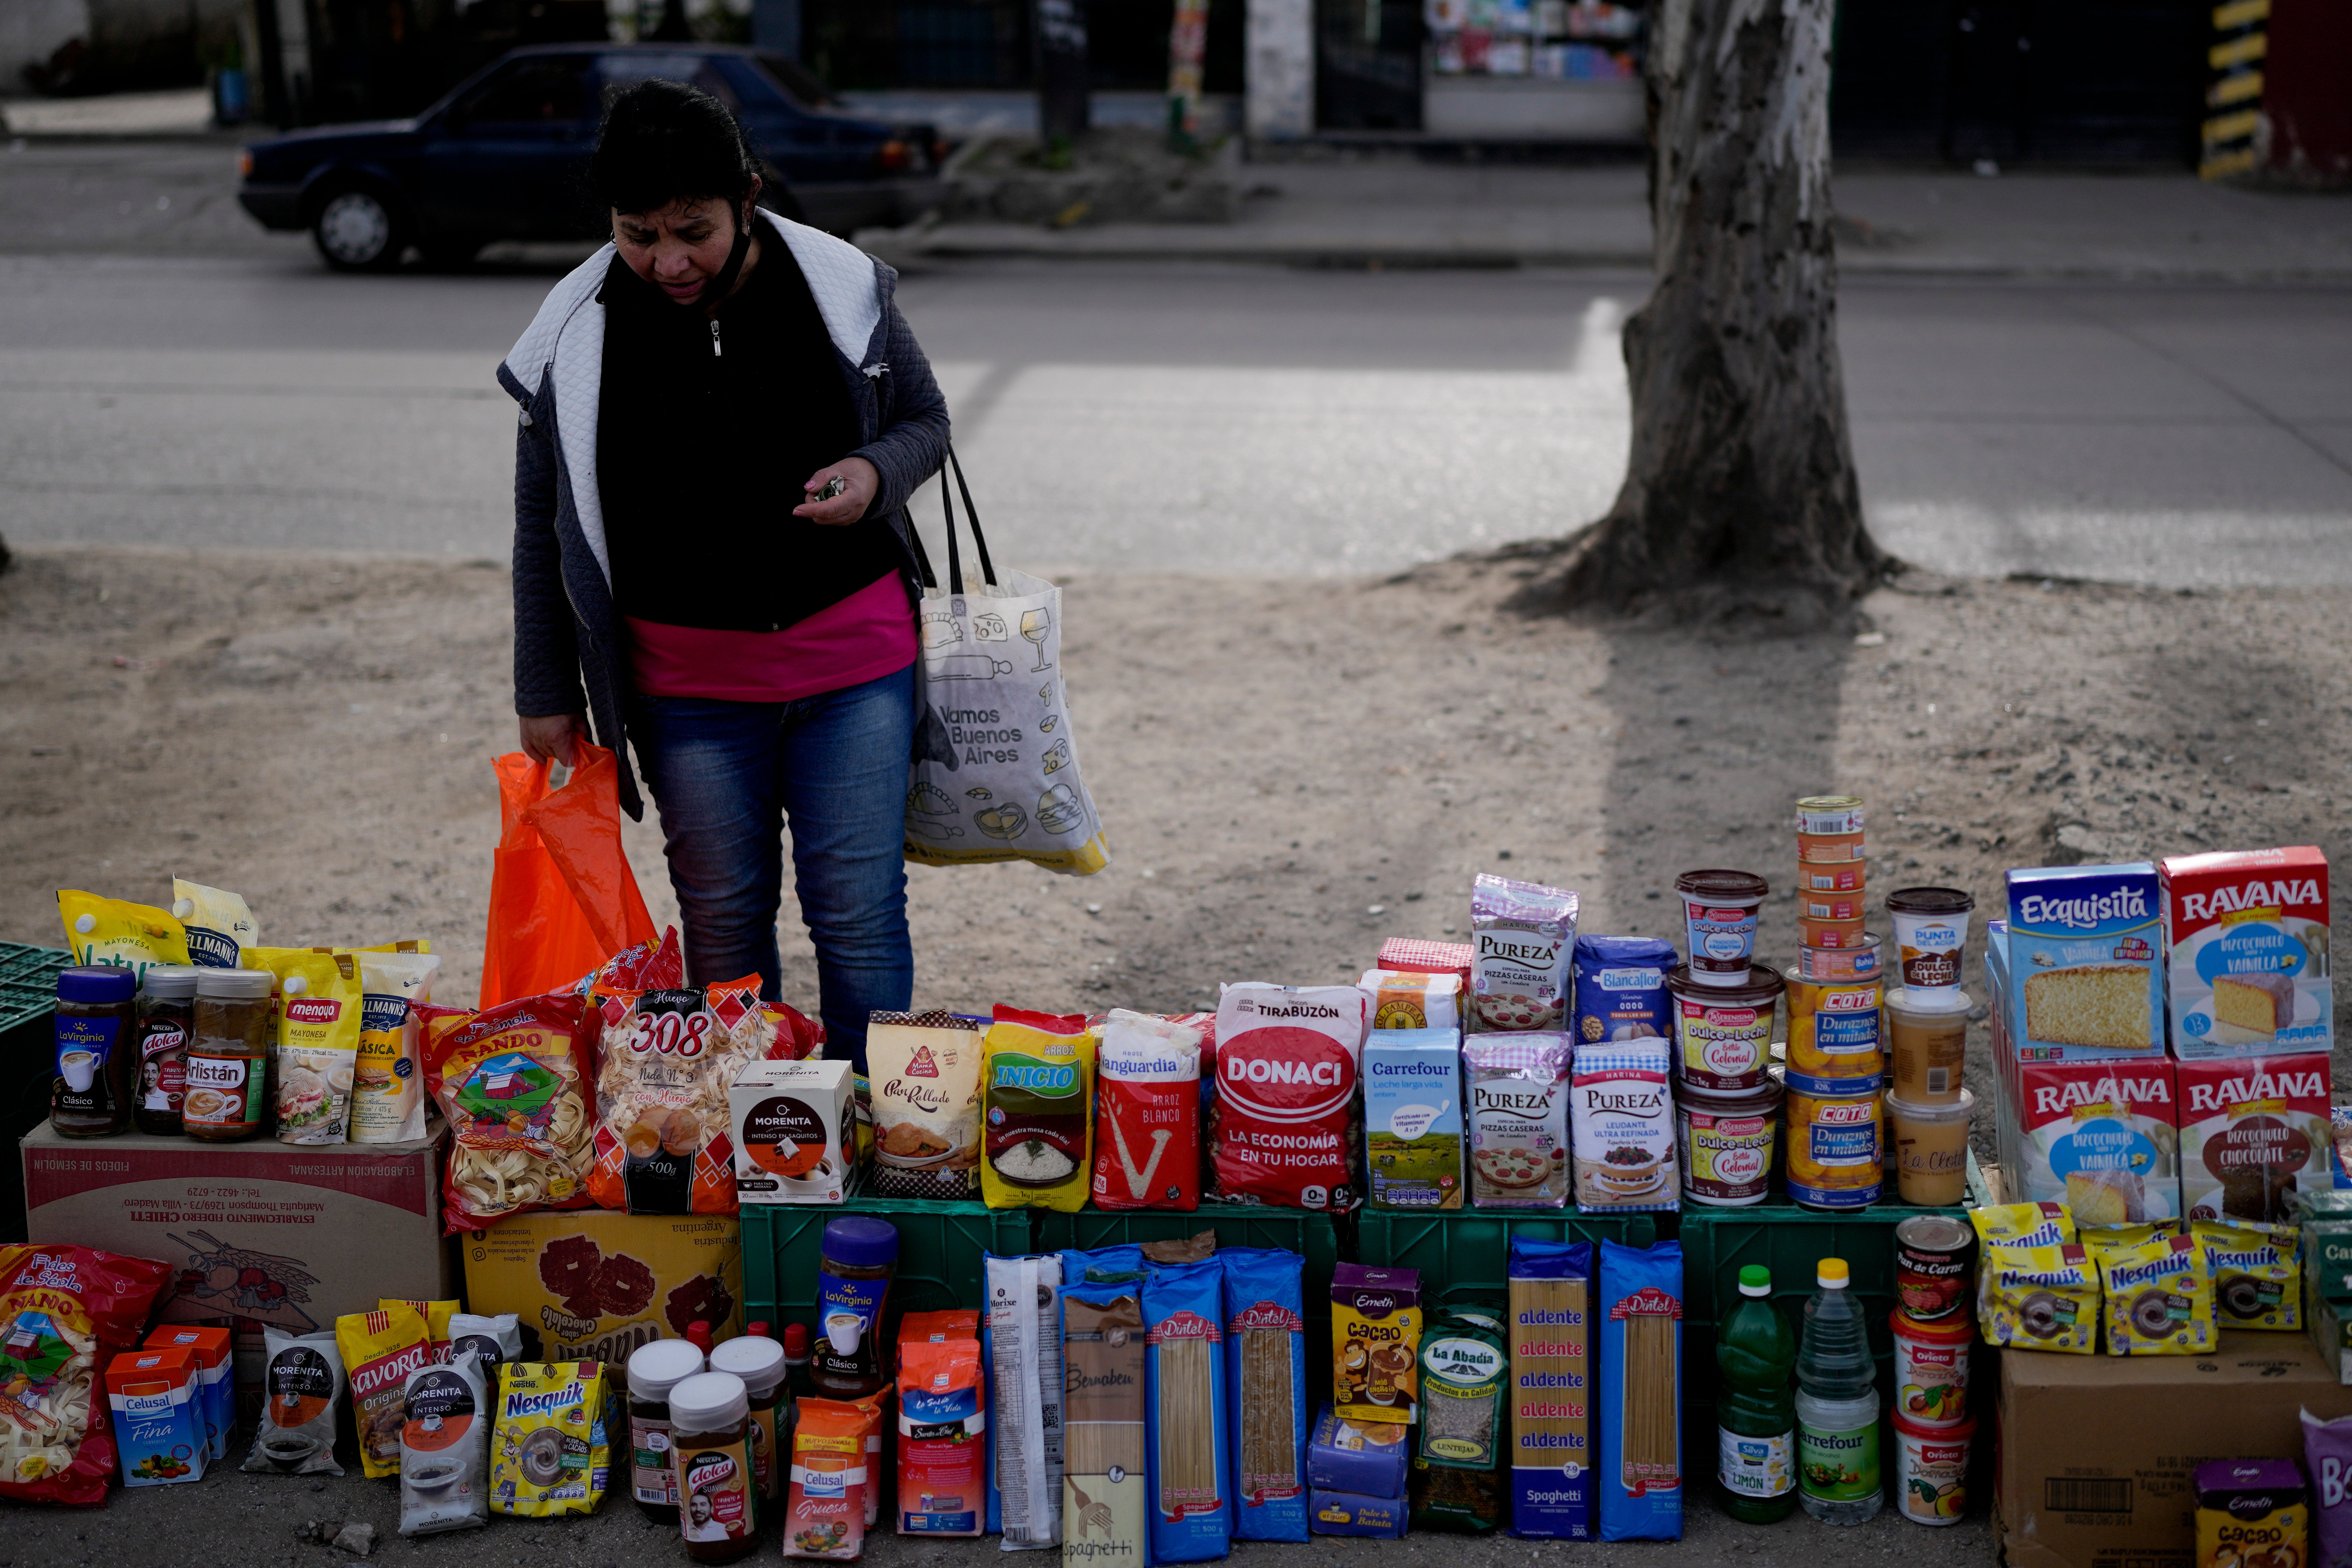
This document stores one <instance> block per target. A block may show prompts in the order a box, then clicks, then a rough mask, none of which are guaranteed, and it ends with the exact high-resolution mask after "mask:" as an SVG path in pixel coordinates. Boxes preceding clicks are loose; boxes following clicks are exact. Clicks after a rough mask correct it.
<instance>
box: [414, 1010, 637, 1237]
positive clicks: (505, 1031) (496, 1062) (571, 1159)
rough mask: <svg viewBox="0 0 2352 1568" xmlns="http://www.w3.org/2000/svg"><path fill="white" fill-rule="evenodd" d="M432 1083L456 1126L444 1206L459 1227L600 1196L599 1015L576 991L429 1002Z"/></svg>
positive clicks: (428, 1078)
mask: <svg viewBox="0 0 2352 1568" xmlns="http://www.w3.org/2000/svg"><path fill="white" fill-rule="evenodd" d="M415 1011H416V1012H417V1013H419V1014H420V1015H421V1016H423V1019H424V1038H423V1041H422V1048H423V1051H424V1056H425V1089H426V1090H427V1091H428V1092H429V1093H430V1094H431V1095H432V1096H433V1098H434V1100H436V1102H438V1103H439V1105H440V1107H441V1114H442V1115H443V1116H444V1117H446V1118H447V1119H448V1122H449V1126H450V1129H451V1131H452V1133H453V1134H454V1136H453V1138H452V1139H451V1142H450V1147H449V1175H448V1180H447V1181H446V1183H445V1184H443V1187H442V1202H441V1213H442V1219H443V1222H444V1224H445V1225H446V1227H447V1228H448V1231H449V1233H450V1234H451V1235H453V1236H454V1235H456V1234H457V1232H459V1231H461V1230H482V1229H485V1228H487V1227H488V1226H490V1225H491V1224H492V1223H494V1222H495V1221H498V1220H501V1219H505V1218H507V1217H509V1215H518V1214H523V1213H526V1212H528V1211H530V1210H531V1209H576V1208H584V1207H586V1206H587V1205H589V1203H590V1201H591V1200H590V1198H589V1196H588V1166H589V1162H590V1160H591V1159H592V1157H593V1149H594V1143H593V1139H592V1137H591V1131H590V1119H589V1111H588V1081H589V1062H590V1060H591V1048H590V1044H589V1040H590V1036H589V1027H590V1026H589V1022H588V1017H587V1010H586V1006H585V1005H584V1004H583V1002H582V1001H581V999H580V998H579V997H578V996H577V995H574V994H570V993H562V992H559V993H557V994H552V995H547V996H522V997H518V998H516V999H515V1000H514V1001H512V1002H506V1003H502V1004H500V1005H498V1006H496V1007H492V1008H490V1009H488V1011H487V1012H481V1013H468V1012H465V1011H463V1010H462V1009H459V1008H454V1007H433V1006H420V1007H417V1008H415Z"/></svg>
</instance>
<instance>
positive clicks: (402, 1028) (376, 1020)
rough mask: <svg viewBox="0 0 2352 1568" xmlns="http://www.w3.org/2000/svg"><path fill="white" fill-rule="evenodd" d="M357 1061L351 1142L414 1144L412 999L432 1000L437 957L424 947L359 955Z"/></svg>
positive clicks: (421, 1078)
mask: <svg viewBox="0 0 2352 1568" xmlns="http://www.w3.org/2000/svg"><path fill="white" fill-rule="evenodd" d="M359 961H360V980H361V990H362V996H361V999H360V1040H359V1060H358V1065H357V1068H356V1069H355V1070H354V1071H353V1073H352V1115H351V1128H352V1142H354V1143H413V1142H415V1141H416V1140H418V1139H420V1138H422V1137H424V1136H425V1065H424V1062H423V1060H422V1059H421V1058H420V1056H419V1053H418V1049H417V1046H418V1042H419V1041H420V1040H421V1039H422V1037H423V1036H424V1032H425V1029H424V1023H423V1020H422V1019H421V1018H419V1017H418V1016H416V1015H415V1014H414V1013H413V1012H412V1011H411V1010H410V1005H411V1004H412V1003H425V1002H430V1001H432V1000H433V976H434V974H435V973H436V972H437V971H438V970H439V969H440V967H441V960H440V959H439V958H437V957H436V956H435V955H434V954H432V953H429V952H371V951H367V950H365V949H362V951H361V952H360V954H359Z"/></svg>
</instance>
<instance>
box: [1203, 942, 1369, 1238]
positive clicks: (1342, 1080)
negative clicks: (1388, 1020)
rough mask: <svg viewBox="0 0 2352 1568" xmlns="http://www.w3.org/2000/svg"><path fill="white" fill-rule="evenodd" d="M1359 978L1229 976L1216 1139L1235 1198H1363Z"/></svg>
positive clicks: (1335, 1207) (1344, 1206) (1215, 1152)
mask: <svg viewBox="0 0 2352 1568" xmlns="http://www.w3.org/2000/svg"><path fill="white" fill-rule="evenodd" d="M1371 1024H1372V995H1371V993H1370V992H1369V991H1366V990H1365V989H1364V988H1363V987H1362V986H1360V985H1299V986H1293V985H1269V984H1264V983H1262V982H1257V981H1249V982H1244V983H1243V984H1237V985H1228V986H1226V987H1225V988H1224V991H1223V994H1221V995H1220V996H1219V998H1218V1001H1217V1033H1216V1049H1215V1058H1214V1062H1213V1068H1212V1070H1213V1072H1214V1074H1215V1076H1216V1092H1215V1094H1214V1095H1213V1097H1212V1098H1211V1099H1210V1100H1209V1107H1208V1110H1209V1148H1210V1156H1211V1162H1212V1169H1213V1173H1214V1180H1215V1183H1216V1191H1215V1194H1214V1195H1215V1196H1216V1197H1218V1198H1221V1199H1223V1200H1224V1201H1225V1202H1227V1203H1255V1204H1275V1205H1281V1206H1283V1207H1286V1208H1303V1209H1324V1210H1329V1211H1332V1212H1335V1213H1346V1212H1347V1211H1349V1210H1351V1209H1353V1208H1355V1207H1356V1206H1357V1205H1358V1204H1360V1203H1361V1202H1362V1201H1363V1190H1364V1187H1363V1183H1364V1178H1363V1173H1362V1170H1361V1167H1360V1159H1359V1156H1360V1151H1361V1150H1362V1148H1363V1145H1364V1131H1363V1122H1364V1095H1363V1082H1362V1073H1363V1055H1364V1038H1365V1037H1366V1036H1367V1035H1369V1034H1370V1032H1371Z"/></svg>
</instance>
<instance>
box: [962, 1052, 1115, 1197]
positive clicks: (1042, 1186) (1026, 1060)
mask: <svg viewBox="0 0 2352 1568" xmlns="http://www.w3.org/2000/svg"><path fill="white" fill-rule="evenodd" d="M980 1092H981V1162H980V1192H981V1197H982V1200H983V1201H984V1202H985V1203H986V1204H987V1205H988V1206H989V1207H991V1208H997V1209H1017V1208H1042V1209H1055V1210H1059V1211H1061V1212H1063V1213H1066V1214H1075V1213H1076V1212H1077V1211H1078V1210H1079V1209H1082V1208H1084V1207H1086V1206H1087V1184H1089V1182H1090V1181H1091V1180H1092V1179H1093V1169H1094V1105H1095V1032H1094V1031H1093V1030H1092V1029H1090V1028H1088V1027H1087V1020H1086V1017H1085V1016H1084V1015H1071V1016H1066V1017H1064V1016H1056V1015H1054V1014H1051V1013H1027V1012H1023V1011H1022V1010H1021V1009H1019V1008H1017V1007H1006V1006H1002V1005H1000V1006H999V1007H998V1008H997V1009H996V1013H995V1020H994V1022H992V1023H991V1024H990V1025H989V1026H988V1032H987V1033H986V1034H984V1035H982V1037H981V1090H980Z"/></svg>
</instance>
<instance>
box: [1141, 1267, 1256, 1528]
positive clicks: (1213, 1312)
mask: <svg viewBox="0 0 2352 1568" xmlns="http://www.w3.org/2000/svg"><path fill="white" fill-rule="evenodd" d="M1224 1320H1225V1304H1224V1269H1223V1267H1222V1266H1221V1265H1220V1264H1219V1262H1218V1261H1217V1260H1216V1259H1215V1258H1210V1259H1208V1260H1206V1261H1204V1262H1200V1263H1180V1264H1174V1265H1170V1266H1163V1267H1155V1268H1153V1269H1152V1270H1151V1272H1150V1276H1149V1277H1147V1278H1146V1279H1145V1280H1144V1282H1143V1321H1144V1322H1145V1324H1146V1325H1147V1330H1146V1335H1145V1338H1146V1342H1147V1343H1148V1344H1149V1345H1150V1352H1149V1358H1148V1360H1147V1363H1146V1368H1145V1384H1144V1394H1145V1398H1146V1400H1147V1402H1148V1403H1149V1405H1150V1421H1151V1436H1152V1444H1151V1561H1152V1562H1153V1563H1205V1562H1208V1561H1210V1560H1211V1559H1213V1558H1218V1557H1223V1556H1225V1555H1227V1554H1228V1553H1230V1552H1232V1551H1233V1544H1234V1479H1233V1434H1232V1430H1231V1428H1230V1426H1229V1425H1228V1423H1227V1421H1226V1419H1225V1331H1224Z"/></svg>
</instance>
